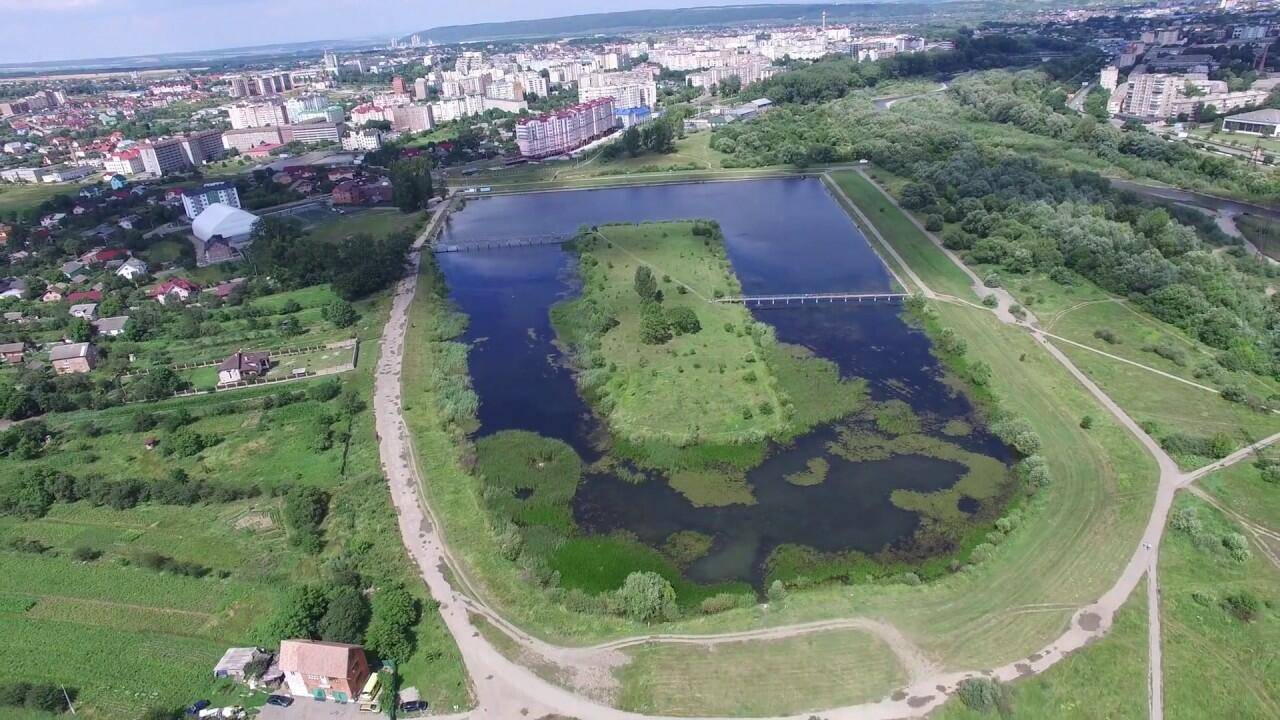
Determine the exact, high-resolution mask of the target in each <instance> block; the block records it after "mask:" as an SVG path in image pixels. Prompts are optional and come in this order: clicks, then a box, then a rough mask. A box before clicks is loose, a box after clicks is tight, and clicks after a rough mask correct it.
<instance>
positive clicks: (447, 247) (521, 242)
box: [432, 233, 573, 253]
mask: <svg viewBox="0 0 1280 720" xmlns="http://www.w3.org/2000/svg"><path fill="white" fill-rule="evenodd" d="M572 239H573V236H572V235H561V234H554V233H552V234H546V235H518V236H515V237H504V238H493V239H492V240H480V241H476V242H466V243H457V244H450V243H446V242H439V241H438V242H437V243H436V244H435V246H434V247H433V248H432V249H433V250H434V251H435V252H438V253H448V252H476V251H479V250H501V249H503V248H515V247H533V246H535V245H560V244H561V243H566V242H568V241H570V240H572Z"/></svg>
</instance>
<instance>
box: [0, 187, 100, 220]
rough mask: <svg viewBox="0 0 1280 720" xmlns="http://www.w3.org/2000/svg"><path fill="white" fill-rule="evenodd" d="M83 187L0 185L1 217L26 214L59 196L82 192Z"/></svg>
mask: <svg viewBox="0 0 1280 720" xmlns="http://www.w3.org/2000/svg"><path fill="white" fill-rule="evenodd" d="M81 187H82V186H80V185H75V184H71V183H38V184H21V185H10V184H9V183H0V215H8V214H9V213H11V212H18V213H21V212H26V211H27V210H31V209H33V208H35V207H36V206H37V205H39V204H40V203H42V202H44V201H45V200H48V199H49V198H52V197H56V196H58V195H71V194H74V193H78V192H80V188H81Z"/></svg>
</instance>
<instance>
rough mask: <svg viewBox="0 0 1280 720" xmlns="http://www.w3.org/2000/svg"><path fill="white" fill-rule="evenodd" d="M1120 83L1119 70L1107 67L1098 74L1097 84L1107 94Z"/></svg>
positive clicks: (1112, 66) (1113, 66) (1110, 66)
mask: <svg viewBox="0 0 1280 720" xmlns="http://www.w3.org/2000/svg"><path fill="white" fill-rule="evenodd" d="M1119 82H1120V68H1118V67H1116V66H1115V65H1108V66H1106V67H1104V68H1102V70H1101V71H1100V72H1099V73H1098V84H1099V85H1101V86H1102V89H1103V90H1106V91H1108V92H1110V91H1112V90H1115V89H1116V86H1117V85H1118V84H1119Z"/></svg>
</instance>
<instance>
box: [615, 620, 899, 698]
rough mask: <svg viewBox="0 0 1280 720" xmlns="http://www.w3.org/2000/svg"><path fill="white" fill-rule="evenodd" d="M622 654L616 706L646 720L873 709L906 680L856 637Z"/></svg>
mask: <svg viewBox="0 0 1280 720" xmlns="http://www.w3.org/2000/svg"><path fill="white" fill-rule="evenodd" d="M627 654H628V655H629V656H630V662H629V663H628V664H627V665H625V666H624V667H623V668H622V670H621V671H619V673H618V675H619V679H620V680H621V681H622V688H621V692H620V698H619V702H618V706H619V707H621V708H622V709H624V710H631V711H633V712H641V713H647V714H661V715H677V716H679V715H728V716H742V717H751V716H759V715H776V714H782V713H787V714H790V713H802V712H809V711H813V710H821V709H823V708H831V707H839V706H842V705H854V704H857V703H862V702H873V701H875V700H878V699H880V698H881V697H883V695H884V688H886V687H894V686H899V685H902V684H903V683H904V682H905V681H906V679H907V677H906V673H905V672H904V671H903V669H902V666H901V665H900V664H899V663H898V660H897V658H896V657H894V655H893V652H892V651H891V650H890V649H889V647H888V646H886V645H885V644H884V643H883V642H881V641H880V640H879V639H878V638H876V637H875V636H873V635H870V634H869V633H865V632H862V631H860V630H837V631H833V632H827V633H818V634H813V635H802V636H799V637H795V638H788V639H785V640H768V641H759V642H743V643H727V644H723V645H713V646H710V647H698V646H692V645H658V646H645V647H641V648H639V649H635V650H629V651H627Z"/></svg>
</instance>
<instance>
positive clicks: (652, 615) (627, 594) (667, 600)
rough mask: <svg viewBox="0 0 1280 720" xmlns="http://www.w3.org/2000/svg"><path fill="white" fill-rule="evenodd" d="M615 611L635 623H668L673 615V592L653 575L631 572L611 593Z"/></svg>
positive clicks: (657, 576) (674, 593) (674, 609)
mask: <svg viewBox="0 0 1280 720" xmlns="http://www.w3.org/2000/svg"><path fill="white" fill-rule="evenodd" d="M613 600H614V608H615V612H617V613H618V614H620V615H625V616H626V617H628V618H631V619H632V620H636V621H639V622H657V621H659V620H671V619H674V618H675V617H676V615H677V612H678V611H677V608H676V591H675V589H674V588H672V587H671V583H670V582H667V579H666V578H664V577H662V576H661V575H659V574H657V573H655V572H633V573H631V574H630V575H628V576H627V579H626V580H625V581H624V582H623V583H622V587H620V588H618V589H617V590H616V591H615V592H614V596H613Z"/></svg>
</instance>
